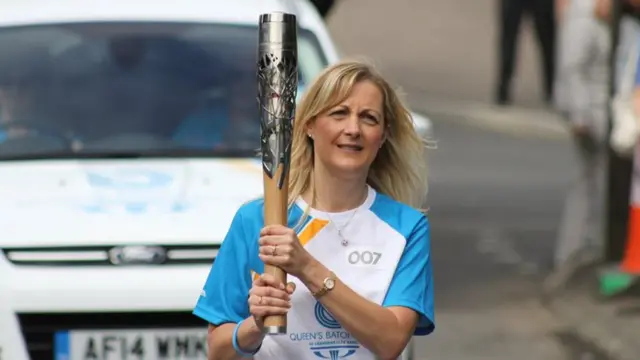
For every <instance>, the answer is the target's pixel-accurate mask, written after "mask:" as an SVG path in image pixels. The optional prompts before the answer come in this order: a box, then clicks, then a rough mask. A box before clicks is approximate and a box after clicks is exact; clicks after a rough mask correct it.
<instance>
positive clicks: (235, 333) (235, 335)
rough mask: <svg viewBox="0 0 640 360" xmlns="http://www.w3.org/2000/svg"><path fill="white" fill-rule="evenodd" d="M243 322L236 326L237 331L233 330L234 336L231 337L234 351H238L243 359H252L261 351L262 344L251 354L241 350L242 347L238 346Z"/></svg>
mask: <svg viewBox="0 0 640 360" xmlns="http://www.w3.org/2000/svg"><path fill="white" fill-rule="evenodd" d="M243 321H244V320H242V321H240V322H239V323H238V324H236V327H235V329H233V335H231V343H232V344H233V349H234V350H235V351H236V353H238V355H240V356H242V357H252V356H253V355H255V354H257V353H258V351H260V348H261V347H262V344H260V346H258V348H257V349H255V350H253V352H249V353H248V352H245V351H243V350H242V349H240V345H238V329H240V325H242V322H243Z"/></svg>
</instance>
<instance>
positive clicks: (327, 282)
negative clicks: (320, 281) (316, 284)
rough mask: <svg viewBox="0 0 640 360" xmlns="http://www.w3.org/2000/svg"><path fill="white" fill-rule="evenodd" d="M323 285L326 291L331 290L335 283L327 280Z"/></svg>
mask: <svg viewBox="0 0 640 360" xmlns="http://www.w3.org/2000/svg"><path fill="white" fill-rule="evenodd" d="M324 284H325V286H326V287H327V289H329V290H331V289H333V287H334V286H335V284H336V283H335V282H334V281H333V279H327V280H326V281H325V283H324Z"/></svg>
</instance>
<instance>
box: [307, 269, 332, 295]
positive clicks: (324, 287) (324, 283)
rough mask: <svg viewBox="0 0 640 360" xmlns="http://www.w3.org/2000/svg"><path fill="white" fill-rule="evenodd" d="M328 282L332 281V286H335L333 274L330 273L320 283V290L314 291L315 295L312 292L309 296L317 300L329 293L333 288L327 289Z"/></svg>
mask: <svg viewBox="0 0 640 360" xmlns="http://www.w3.org/2000/svg"><path fill="white" fill-rule="evenodd" d="M329 281H333V282H334V286H335V281H336V275H335V274H334V273H333V272H331V273H330V274H329V276H328V277H327V278H325V279H324V280H323V281H322V288H320V290H318V291H316V292H315V293H313V292H312V293H311V295H313V297H315V298H316V299H317V298H319V297H321V296H323V295H325V294H326V293H328V292H329V291H331V290H332V289H333V287H332V288H331V289H330V288H329V287H327V282H329Z"/></svg>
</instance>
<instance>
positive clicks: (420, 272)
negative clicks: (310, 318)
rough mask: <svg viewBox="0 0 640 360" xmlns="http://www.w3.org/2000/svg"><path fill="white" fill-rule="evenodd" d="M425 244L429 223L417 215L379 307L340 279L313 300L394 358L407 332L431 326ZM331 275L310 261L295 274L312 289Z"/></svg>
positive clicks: (377, 350)
mask: <svg viewBox="0 0 640 360" xmlns="http://www.w3.org/2000/svg"><path fill="white" fill-rule="evenodd" d="M407 221H410V219H407ZM430 247H431V241H430V239H429V222H428V220H427V218H426V217H424V216H422V215H421V217H420V218H419V219H418V220H417V222H416V224H415V225H414V228H413V230H412V232H411V234H410V235H409V236H408V238H407V243H406V246H405V249H404V251H403V254H402V257H401V258H400V261H399V262H398V266H397V267H396V271H395V273H394V275H393V279H392V280H391V284H390V285H389V288H388V290H387V294H386V296H385V300H384V302H383V303H382V306H380V305H378V304H376V303H373V302H371V301H369V300H367V299H365V298H363V297H362V296H360V295H359V294H358V293H356V292H355V291H353V290H352V289H350V288H349V287H348V286H347V285H346V284H344V283H343V282H341V281H340V280H339V279H338V280H337V281H336V284H335V287H334V288H333V290H331V291H329V292H327V293H325V294H324V295H323V296H320V297H319V299H318V301H320V302H321V303H322V305H324V307H325V308H326V309H327V310H328V311H329V312H330V313H331V315H333V317H335V318H336V320H337V321H338V322H339V323H340V324H341V325H342V327H344V329H345V330H347V331H348V332H349V333H350V334H351V335H352V336H353V337H354V338H355V339H356V340H358V341H359V342H360V343H361V344H362V345H363V346H364V347H366V348H367V349H369V350H370V351H371V352H373V353H374V354H376V356H377V357H378V358H381V359H383V360H387V359H396V358H397V357H398V356H400V354H401V353H402V351H403V350H404V348H405V347H406V346H407V343H408V342H409V339H410V338H411V336H412V335H414V334H415V335H428V334H430V333H431V332H432V331H433V329H434V328H435V324H434V315H433V293H434V291H433V272H432V270H431V256H430ZM330 274H331V272H330V271H329V269H327V268H326V267H325V266H324V265H322V264H320V263H319V262H318V261H315V260H312V261H311V262H310V263H309V264H308V265H307V266H306V267H305V268H304V271H302V275H301V276H300V277H299V278H300V280H301V281H302V282H303V283H304V284H305V285H306V286H307V288H309V290H310V291H311V292H312V293H317V292H318V290H320V289H322V288H323V283H324V280H325V279H326V278H327V277H329V276H330ZM416 328H417V329H416Z"/></svg>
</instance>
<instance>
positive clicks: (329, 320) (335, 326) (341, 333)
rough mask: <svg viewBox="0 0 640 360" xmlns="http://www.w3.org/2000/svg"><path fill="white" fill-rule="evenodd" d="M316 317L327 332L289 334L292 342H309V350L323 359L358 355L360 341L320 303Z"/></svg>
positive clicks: (316, 309)
mask: <svg viewBox="0 0 640 360" xmlns="http://www.w3.org/2000/svg"><path fill="white" fill-rule="evenodd" d="M314 315H315V318H316V321H317V322H318V324H320V325H321V326H322V327H324V328H325V329H326V330H324V331H317V332H308V333H306V332H303V333H293V334H289V337H290V339H291V340H292V341H306V342H308V345H309V350H310V351H311V352H312V353H313V354H314V355H315V356H317V357H318V358H321V359H331V360H338V359H345V358H348V357H350V356H352V355H354V354H355V353H356V351H357V350H358V349H359V348H360V345H359V344H358V341H356V339H354V338H353V337H351V334H349V333H348V332H347V331H345V330H344V329H343V328H342V326H341V325H340V323H339V322H338V321H337V320H336V319H335V318H334V317H333V315H331V313H330V312H329V311H327V309H326V308H325V307H324V306H322V304H320V303H319V302H316V305H315V307H314Z"/></svg>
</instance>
